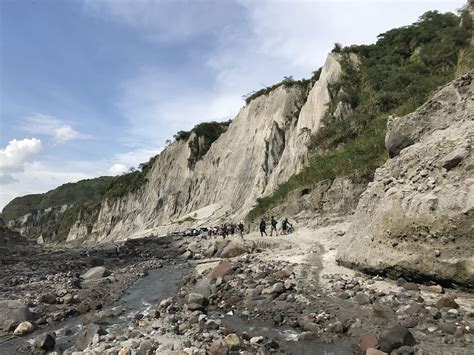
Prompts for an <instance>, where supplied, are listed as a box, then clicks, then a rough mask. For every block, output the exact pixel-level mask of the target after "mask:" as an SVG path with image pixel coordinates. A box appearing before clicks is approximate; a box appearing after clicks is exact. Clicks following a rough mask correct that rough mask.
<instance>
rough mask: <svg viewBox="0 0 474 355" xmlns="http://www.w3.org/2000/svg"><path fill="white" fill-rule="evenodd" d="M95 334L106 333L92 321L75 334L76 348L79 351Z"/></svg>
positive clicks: (85, 346)
mask: <svg viewBox="0 0 474 355" xmlns="http://www.w3.org/2000/svg"><path fill="white" fill-rule="evenodd" d="M96 334H98V335H105V334H107V333H106V331H105V330H104V329H103V328H102V327H101V326H100V325H97V324H94V323H91V324H89V325H88V326H87V327H85V328H84V329H83V330H81V332H79V334H78V335H77V337H76V348H77V349H79V350H81V351H82V350H84V349H85V348H87V346H89V344H90V343H91V342H92V338H94V336H95V335H96Z"/></svg>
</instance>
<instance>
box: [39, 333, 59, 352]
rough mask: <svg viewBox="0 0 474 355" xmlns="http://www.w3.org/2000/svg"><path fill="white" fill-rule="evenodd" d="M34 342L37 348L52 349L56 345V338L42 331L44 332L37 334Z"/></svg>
mask: <svg viewBox="0 0 474 355" xmlns="http://www.w3.org/2000/svg"><path fill="white" fill-rule="evenodd" d="M34 344H35V346H36V347H37V348H40V349H43V350H46V351H50V350H53V349H54V347H55V345H56V339H55V337H54V336H53V335H52V334H49V333H44V334H41V335H38V336H37V337H36V338H35V342H34Z"/></svg>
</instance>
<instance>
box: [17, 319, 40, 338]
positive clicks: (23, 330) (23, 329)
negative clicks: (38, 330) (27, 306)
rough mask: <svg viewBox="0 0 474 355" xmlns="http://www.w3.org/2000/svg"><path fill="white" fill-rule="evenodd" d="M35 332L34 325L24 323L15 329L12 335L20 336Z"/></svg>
mask: <svg viewBox="0 0 474 355" xmlns="http://www.w3.org/2000/svg"><path fill="white" fill-rule="evenodd" d="M34 331H35V325H34V324H33V323H32V322H28V321H24V322H21V323H20V324H19V325H18V327H16V329H15V331H14V332H13V335H15V336H22V335H26V334H30V333H33V332H34Z"/></svg>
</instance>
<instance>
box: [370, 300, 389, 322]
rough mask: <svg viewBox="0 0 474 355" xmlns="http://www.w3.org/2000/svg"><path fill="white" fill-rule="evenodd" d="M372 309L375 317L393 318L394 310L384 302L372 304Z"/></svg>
mask: <svg viewBox="0 0 474 355" xmlns="http://www.w3.org/2000/svg"><path fill="white" fill-rule="evenodd" d="M372 311H373V313H374V316H375V317H380V318H385V319H392V318H395V312H394V310H393V309H392V308H391V307H389V306H388V305H385V304H373V305H372Z"/></svg>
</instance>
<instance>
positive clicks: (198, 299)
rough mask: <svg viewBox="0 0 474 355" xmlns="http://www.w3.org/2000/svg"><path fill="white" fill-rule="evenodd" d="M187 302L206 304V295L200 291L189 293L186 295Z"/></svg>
mask: <svg viewBox="0 0 474 355" xmlns="http://www.w3.org/2000/svg"><path fill="white" fill-rule="evenodd" d="M188 303H197V304H199V305H201V306H204V305H206V304H207V297H206V296H204V295H202V294H200V293H190V294H189V295H188Z"/></svg>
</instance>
